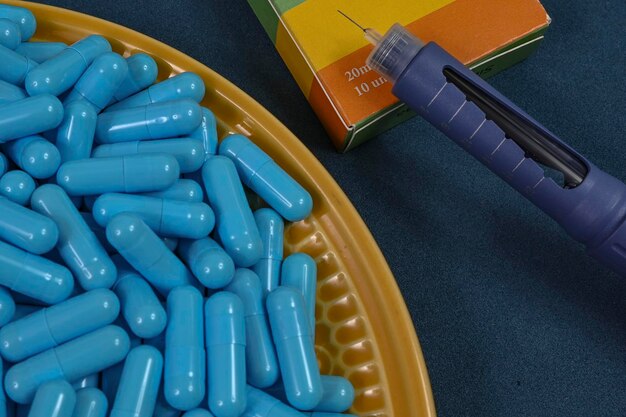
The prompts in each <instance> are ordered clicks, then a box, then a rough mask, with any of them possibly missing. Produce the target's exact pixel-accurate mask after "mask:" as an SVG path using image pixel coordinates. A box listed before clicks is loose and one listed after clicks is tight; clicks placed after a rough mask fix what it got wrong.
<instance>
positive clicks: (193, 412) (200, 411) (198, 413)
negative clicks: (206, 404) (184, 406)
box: [183, 408, 213, 417]
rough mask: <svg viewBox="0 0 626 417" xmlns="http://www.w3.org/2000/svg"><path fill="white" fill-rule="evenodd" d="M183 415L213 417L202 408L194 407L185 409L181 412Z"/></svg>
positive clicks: (185, 416) (184, 416) (187, 416)
mask: <svg viewBox="0 0 626 417" xmlns="http://www.w3.org/2000/svg"><path fill="white" fill-rule="evenodd" d="M183 417H213V414H211V413H210V412H209V411H208V410H205V409H203V408H196V409H195V410H190V411H187V412H186V413H185V414H183Z"/></svg>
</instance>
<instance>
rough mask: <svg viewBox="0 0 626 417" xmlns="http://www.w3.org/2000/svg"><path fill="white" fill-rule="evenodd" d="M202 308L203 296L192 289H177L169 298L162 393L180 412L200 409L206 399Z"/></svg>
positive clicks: (188, 287)
mask: <svg viewBox="0 0 626 417" xmlns="http://www.w3.org/2000/svg"><path fill="white" fill-rule="evenodd" d="M202 304H203V299H202V294H200V291H198V290H197V289H195V288H194V287H191V286H185V287H178V288H174V289H173V290H172V291H170V293H169V295H168V296H167V317H168V323H167V330H166V333H165V370H164V374H163V381H164V382H163V383H164V386H163V393H164V395H165V399H166V400H167V402H168V403H169V404H170V405H171V406H172V407H174V408H177V409H179V410H191V409H192V408H195V407H198V406H199V405H200V403H201V402H202V400H203V399H204V393H205V377H206V362H205V351H204V313H203V309H202ZM218 383H219V382H218Z"/></svg>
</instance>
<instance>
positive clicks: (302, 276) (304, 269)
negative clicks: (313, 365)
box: [280, 253, 317, 335]
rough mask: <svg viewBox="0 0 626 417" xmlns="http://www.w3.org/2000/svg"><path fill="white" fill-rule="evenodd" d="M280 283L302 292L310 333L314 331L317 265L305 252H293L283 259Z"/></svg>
mask: <svg viewBox="0 0 626 417" xmlns="http://www.w3.org/2000/svg"><path fill="white" fill-rule="evenodd" d="M280 285H282V286H283V287H291V288H295V289H296V290H298V291H300V292H301V293H302V296H303V297H304V305H305V307H306V312H307V317H308V318H309V323H310V325H311V334H312V335H314V332H315V297H316V291H317V265H316V264H315V261H314V260H313V258H311V257H310V256H309V255H307V254H306V253H294V254H291V255H289V256H288V257H287V258H286V259H285V260H284V261H283V267H282V272H281V275H280Z"/></svg>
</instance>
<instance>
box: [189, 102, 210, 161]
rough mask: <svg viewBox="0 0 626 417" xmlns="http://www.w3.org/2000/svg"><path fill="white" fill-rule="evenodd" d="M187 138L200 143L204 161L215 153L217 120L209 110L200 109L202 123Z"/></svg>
mask: <svg viewBox="0 0 626 417" xmlns="http://www.w3.org/2000/svg"><path fill="white" fill-rule="evenodd" d="M189 137H191V138H194V139H198V140H200V141H202V145H203V148H204V154H205V159H208V158H209V157H210V156H212V155H215V154H216V153H217V120H216V119H215V115H214V114H213V112H211V110H209V109H207V108H206V107H202V122H201V123H200V126H199V127H198V128H197V129H196V130H194V131H193V132H191V133H190V134H189Z"/></svg>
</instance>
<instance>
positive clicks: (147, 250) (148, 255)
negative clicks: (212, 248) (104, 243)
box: [106, 213, 193, 296]
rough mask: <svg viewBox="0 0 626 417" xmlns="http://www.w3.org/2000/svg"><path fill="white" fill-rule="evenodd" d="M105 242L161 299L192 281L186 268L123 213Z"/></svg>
mask: <svg viewBox="0 0 626 417" xmlns="http://www.w3.org/2000/svg"><path fill="white" fill-rule="evenodd" d="M106 230H107V232H106V233H107V239H108V240H109V243H111V245H113V247H114V248H115V249H117V250H118V252H119V253H120V255H122V257H123V258H124V259H125V260H126V261H127V262H128V263H129V264H130V265H131V266H132V267H133V268H135V269H136V270H137V272H139V273H140V274H141V275H143V277H144V278H145V279H146V280H148V282H150V284H152V285H153V286H154V287H155V288H156V289H157V291H159V292H160V293H161V294H163V295H164V296H167V294H168V293H169V292H170V290H172V289H173V288H175V287H179V286H182V285H189V284H191V283H192V281H193V277H192V276H191V273H190V272H189V271H188V270H187V268H186V267H185V265H183V263H182V262H181V261H180V260H179V259H178V258H177V257H176V255H174V254H173V253H172V251H170V250H169V249H168V248H167V247H166V246H165V244H164V243H163V241H162V240H161V239H159V238H158V236H157V235H156V234H154V232H153V231H152V230H150V228H149V227H148V226H147V225H146V224H145V223H144V222H143V220H141V219H140V218H139V217H137V216H135V215H133V214H130V213H122V214H118V215H117V216H115V217H114V218H113V219H111V221H110V222H109V224H108V225H107V228H106Z"/></svg>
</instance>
